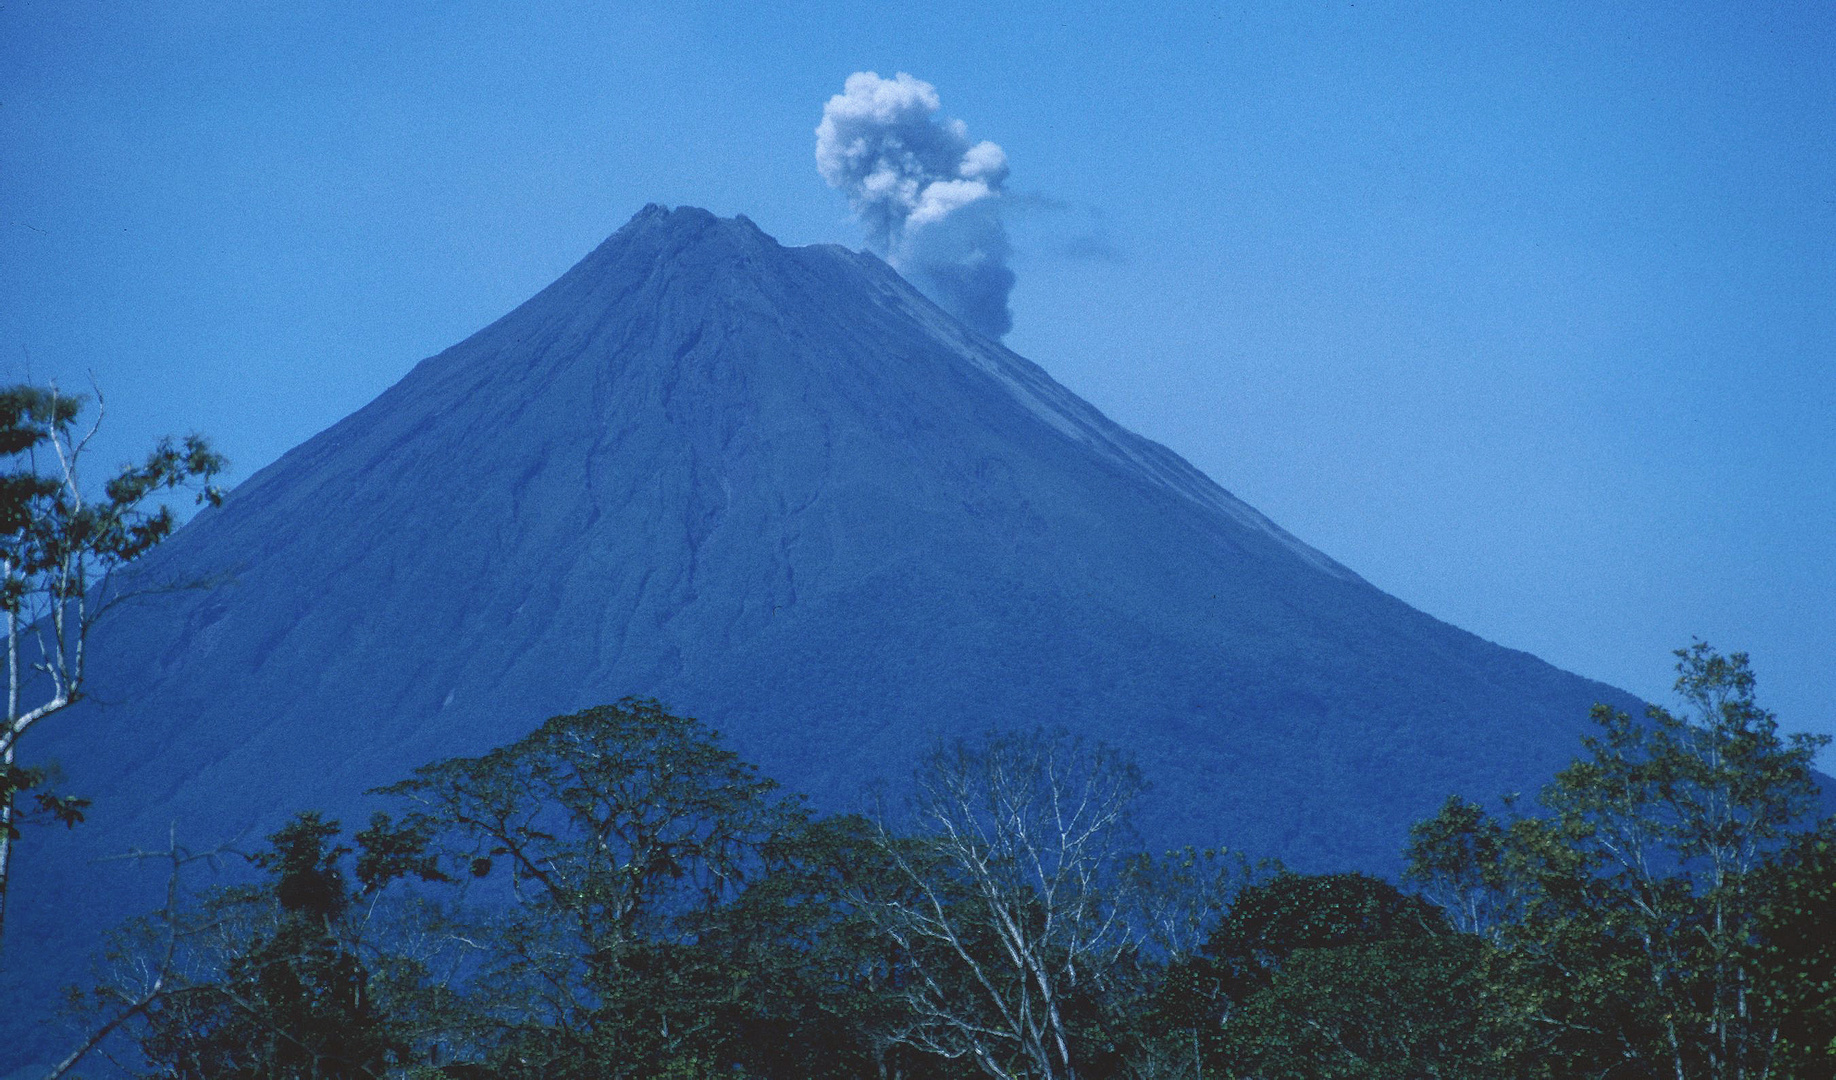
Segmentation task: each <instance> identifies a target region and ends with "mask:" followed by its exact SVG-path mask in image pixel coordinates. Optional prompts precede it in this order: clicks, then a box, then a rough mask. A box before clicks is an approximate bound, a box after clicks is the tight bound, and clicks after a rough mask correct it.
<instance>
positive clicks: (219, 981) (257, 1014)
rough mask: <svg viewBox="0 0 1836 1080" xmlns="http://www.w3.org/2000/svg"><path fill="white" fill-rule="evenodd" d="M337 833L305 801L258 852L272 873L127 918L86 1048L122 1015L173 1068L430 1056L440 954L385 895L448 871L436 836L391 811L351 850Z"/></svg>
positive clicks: (129, 1034) (271, 1071)
mask: <svg viewBox="0 0 1836 1080" xmlns="http://www.w3.org/2000/svg"><path fill="white" fill-rule="evenodd" d="M338 836H339V829H338V824H337V823H336V822H332V821H324V820H322V819H321V818H320V817H319V815H317V814H314V813H303V814H300V815H298V816H297V817H295V818H294V819H293V820H292V821H290V822H289V823H288V824H287V825H286V826H284V827H283V828H281V829H280V830H278V831H277V832H275V833H274V834H273V835H272V836H270V837H269V838H268V847H267V848H266V849H265V850H263V851H261V852H259V853H257V854H255V855H254V856H252V857H250V858H249V862H251V863H252V864H253V865H254V866H255V867H257V868H258V869H260V870H261V871H262V872H263V873H262V877H261V880H260V881H258V882H256V883H252V884H248V885H242V886H236V887H228V888H218V889H214V890H212V891H211V892H209V893H208V894H207V895H206V896H205V897H204V898H203V899H202V900H201V901H200V902H199V903H197V904H196V905H195V906H192V907H190V908H187V909H184V910H167V911H164V912H161V913H160V914H159V915H157V916H152V917H148V918H146V919H142V920H138V921H137V922H136V923H134V924H131V925H130V926H129V928H128V929H127V931H126V932H124V933H123V934H121V935H119V936H118V941H117V945H116V947H115V954H114V955H115V961H116V962H115V965H114V970H115V975H116V977H115V978H114V979H112V980H110V981H109V982H108V983H105V984H104V985H102V986H99V987H97V988H96V989H95V990H94V991H93V993H92V994H91V998H90V1001H91V1006H92V1011H94V1012H96V1013H98V1014H102V1015H107V1016H109V1017H110V1019H109V1021H108V1022H107V1023H106V1024H105V1025H104V1026H103V1027H102V1028H100V1029H99V1031H98V1038H96V1039H93V1040H91V1042H90V1043H89V1044H88V1045H87V1046H86V1047H85V1049H86V1050H87V1049H92V1048H94V1047H95V1046H96V1045H99V1044H100V1043H101V1042H102V1038H101V1037H100V1036H104V1035H107V1034H109V1033H111V1031H113V1030H114V1029H117V1028H118V1029H119V1030H120V1032H121V1035H122V1036H125V1037H126V1039H127V1041H128V1042H129V1043H130V1045H131V1047H132V1051H133V1054H134V1056H135V1057H137V1059H138V1060H139V1062H141V1063H142V1064H143V1065H144V1067H145V1068H146V1069H147V1070H148V1072H147V1075H150V1076H159V1077H170V1078H175V1080H176V1078H182V1080H369V1078H379V1077H382V1076H385V1075H395V1074H398V1072H399V1070H401V1069H403V1068H405V1067H408V1066H412V1065H414V1064H416V1063H417V1062H418V1061H420V1060H422V1059H423V1058H424V1057H425V1056H427V1050H428V1048H429V1047H430V1046H431V1045H433V1043H434V1042H435V1041H436V1040H435V1038H433V1037H430V1032H429V1030H428V1028H429V1027H430V1026H433V1025H434V1024H435V1023H437V1021H438V1020H439V1019H440V1013H439V1010H438V1009H436V1008H434V1007H433V1004H434V1003H433V1001H432V997H431V990H430V985H431V983H432V980H431V977H430V975H429V965H428V964H427V963H426V962H425V958H424V957H417V956H415V955H414V954H413V953H412V951H410V950H408V949H406V948H404V947H403V943H404V942H405V941H407V940H409V939H412V938H415V937H417V936H419V935H418V933H417V932H415V931H411V932H409V933H407V934H398V933H394V932H393V931H395V930H397V929H398V927H396V926H395V925H394V923H393V921H392V919H391V918H390V916H391V915H393V914H396V913H397V912H396V911H395V910H394V909H384V908H383V907H382V905H381V900H382V897H383V893H384V892H385V890H388V889H389V887H390V886H391V884H392V883H394V882H396V881H397V880H399V879H401V878H404V877H419V878H421V879H423V880H436V879H438V878H439V877H440V874H439V872H438V870H437V868H436V867H435V866H434V865H433V863H432V861H431V860H430V859H429V858H428V857H427V856H426V855H425V854H423V853H422V852H421V851H420V848H421V846H422V844H423V843H424V842H425V837H424V836H417V835H413V834H412V833H404V832H403V831H402V830H400V829H397V828H395V827H394V825H393V823H392V822H390V821H389V820H388V819H387V818H386V817H381V816H379V817H378V818H377V819H376V820H375V821H373V822H372V825H371V828H370V829H368V830H365V831H364V832H362V833H359V834H358V836H357V844H358V847H357V849H355V850H354V849H352V848H350V847H348V846H346V845H344V844H342V843H339V842H338ZM353 856H355V858H353ZM416 922H417V924H418V922H419V921H418V920H417V921H416ZM416 929H417V930H418V929H419V926H418V925H417V928H416ZM155 957H157V959H155ZM75 1063H76V1059H75V1057H73V1058H72V1059H71V1060H69V1061H67V1062H66V1063H65V1064H64V1065H63V1066H61V1067H60V1070H59V1072H58V1073H56V1074H54V1075H61V1074H62V1073H63V1072H66V1071H68V1069H69V1067H71V1066H72V1065H74V1064H75Z"/></svg>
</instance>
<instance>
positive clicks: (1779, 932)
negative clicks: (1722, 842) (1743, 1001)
mask: <svg viewBox="0 0 1836 1080" xmlns="http://www.w3.org/2000/svg"><path fill="white" fill-rule="evenodd" d="M1758 892H1759V894H1760V895H1761V896H1762V897H1763V898H1764V899H1763V903H1762V905H1761V907H1760V911H1759V917H1758V926H1757V934H1758V939H1759V940H1758V948H1757V950H1756V954H1757V955H1756V957H1755V963H1754V966H1755V968H1756V969H1757V971H1758V980H1757V981H1758V986H1757V992H1756V994H1755V999H1756V1000H1755V1002H1754V1009H1755V1011H1757V1012H1759V1013H1761V1014H1765V1015H1771V1016H1776V1017H1778V1018H1779V1047H1778V1057H1777V1062H1776V1064H1777V1068H1778V1072H1779V1075H1782V1076H1790V1077H1794V1078H1796V1080H1832V1078H1836V933H1832V928H1833V927H1836V821H1825V822H1824V823H1823V824H1822V826H1821V827H1820V828H1818V829H1816V830H1815V831H1812V832H1807V833H1805V834H1803V835H1802V836H1799V837H1797V838H1796V839H1795V840H1793V841H1792V843H1791V845H1790V846H1789V847H1787V848H1786V849H1785V850H1784V851H1782V852H1780V853H1779V854H1778V856H1777V857H1776V858H1774V859H1772V860H1770V862H1769V863H1768V865H1767V867H1766V868H1765V870H1764V871H1762V873H1761V876H1760V881H1759V888H1758Z"/></svg>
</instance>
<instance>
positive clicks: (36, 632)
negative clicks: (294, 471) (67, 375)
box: [0, 384, 226, 930]
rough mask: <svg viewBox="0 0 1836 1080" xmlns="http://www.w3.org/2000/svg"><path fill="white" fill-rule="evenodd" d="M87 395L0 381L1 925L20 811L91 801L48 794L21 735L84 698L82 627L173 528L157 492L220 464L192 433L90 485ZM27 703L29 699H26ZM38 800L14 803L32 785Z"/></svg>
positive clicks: (201, 477)
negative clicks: (0, 623) (1, 623)
mask: <svg viewBox="0 0 1836 1080" xmlns="http://www.w3.org/2000/svg"><path fill="white" fill-rule="evenodd" d="M86 404H87V402H86V399H85V398H83V397H81V396H78V395H70V394H64V393H61V392H60V391H59V390H58V389H57V387H56V386H34V385H30V384H18V385H14V386H8V387H0V457H3V458H5V459H6V464H5V465H4V467H0V609H3V610H4V612H5V618H6V676H7V690H6V719H5V723H4V725H0V930H3V929H4V924H5V913H6V899H7V893H8V887H9V885H10V883H11V875H10V869H11V865H12V844H13V841H14V840H15V839H17V837H18V826H19V824H20V823H21V821H22V814H21V811H27V812H31V813H33V814H35V815H38V816H43V817H48V818H53V819H56V820H58V821H61V822H63V823H64V824H66V825H74V824H76V823H77V822H78V821H80V820H82V817H83V810H84V807H85V806H87V802H86V801H85V800H82V799H78V798H73V797H70V796H59V795H56V794H53V793H51V792H50V791H48V790H45V789H44V783H45V781H46V779H47V777H48V775H49V773H48V772H47V771H46V770H45V769H44V768H42V767H34V768H28V767H24V766H21V765H20V764H19V763H18V751H19V741H20V739H21V738H22V737H23V736H24V735H25V734H26V733H27V732H28V731H30V730H32V729H33V728H35V727H36V726H37V725H38V724H40V723H42V722H43V721H44V720H45V719H46V718H48V717H50V716H52V715H54V714H56V713H58V712H61V711H63V710H64V709H66V708H68V707H69V706H71V705H73V704H75V703H76V702H77V701H79V700H81V699H82V697H83V691H84V682H85V676H86V670H85V665H86V662H87V653H86V652H85V646H86V644H87V642H88V637H89V631H90V628H91V627H92V626H94V625H95V621H96V620H97V619H98V618H100V617H101V616H102V615H103V613H105V612H106V611H108V609H109V608H110V607H112V606H113V605H114V604H115V603H117V602H119V601H120V600H121V599H122V593H121V592H120V591H119V590H118V589H117V588H116V578H115V571H116V570H118V569H120V568H121V567H122V566H124V565H126V564H128V563H130V562H133V561H134V560H135V559H138V558H139V557H140V556H142V555H144V554H146V553H147V552H148V551H149V550H151V549H152V548H153V547H154V546H155V545H157V544H158V543H159V542H160V541H162V540H164V539H165V538H166V537H167V536H168V535H169V534H170V533H171V532H172V530H173V529H174V528H175V527H176V526H177V524H178V519H177V517H176V516H175V514H174V513H173V510H172V507H171V506H170V505H169V504H168V503H166V502H165V501H163V499H162V496H164V495H165V494H167V493H170V492H172V491H174V490H176V489H180V488H187V487H190V488H195V489H197V500H198V501H199V502H208V503H211V504H212V505H215V504H216V503H218V502H220V501H221V499H222V495H221V493H220V492H219V491H218V490H217V488H215V487H213V486H212V485H211V483H210V481H211V480H212V478H214V477H215V476H216V475H217V474H218V473H219V472H221V471H222V470H223V469H224V468H225V467H226V463H225V461H224V459H223V458H222V457H220V456H219V455H217V454H216V453H214V452H213V451H212V450H211V449H210V445H209V444H208V443H207V442H206V441H205V440H204V439H203V438H202V437H201V436H197V435H190V436H187V437H185V438H184V439H181V440H174V439H170V438H167V439H162V440H160V442H159V444H158V445H157V446H155V447H154V449H153V451H152V453H150V454H148V455H147V457H146V459H145V460H144V461H142V462H141V463H139V464H135V465H127V466H123V467H122V468H121V469H119V470H118V471H117V472H116V473H115V474H114V475H113V476H112V477H110V478H109V479H108V481H107V482H106V483H105V484H103V486H102V490H101V492H100V493H99V494H97V493H94V492H92V491H89V490H88V489H86V488H85V486H84V483H83V477H82V473H81V465H82V458H83V456H84V453H85V451H86V449H87V447H88V445H89V442H90V439H91V438H92V437H93V436H94V435H95V432H96V425H98V424H100V422H101V417H102V400H101V396H100V395H97V397H96V407H95V410H94V418H93V420H92V421H91V422H90V423H89V424H88V425H87V426H84V425H81V424H80V423H79V421H81V419H82V416H83V413H84V409H85V405H86ZM27 695H31V699H30V700H29V701H28V700H26V696H27ZM35 788H36V789H38V790H36V791H33V798H32V799H31V800H30V801H29V802H28V803H26V804H24V805H23V806H22V805H19V803H18V796H19V795H20V794H21V793H23V792H26V791H28V790H31V789H35Z"/></svg>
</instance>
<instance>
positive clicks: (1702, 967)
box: [1408, 642, 1824, 1080]
mask: <svg viewBox="0 0 1836 1080" xmlns="http://www.w3.org/2000/svg"><path fill="white" fill-rule="evenodd" d="M1676 655H1677V658H1678V663H1677V672H1678V678H1677V682H1676V689H1677V692H1678V695H1679V696H1680V697H1681V698H1682V700H1683V702H1684V704H1685V705H1686V707H1687V708H1686V712H1685V714H1684V715H1683V716H1676V715H1673V714H1672V713H1670V712H1669V711H1667V710H1665V709H1663V708H1660V707H1657V706H1653V707H1651V708H1650V709H1648V710H1647V712H1646V715H1645V717H1644V719H1643V721H1642V722H1638V721H1634V720H1632V719H1631V718H1630V717H1629V716H1627V715H1626V714H1625V713H1623V712H1619V711H1616V710H1613V709H1610V708H1607V707H1604V706H1596V707H1595V709H1594V714H1593V719H1594V722H1595V724H1596V725H1597V727H1598V729H1599V734H1598V735H1596V736H1593V737H1590V738H1588V739H1586V740H1585V741H1584V747H1585V750H1586V753H1585V755H1584V756H1583V757H1581V758H1579V759H1577V760H1576V761H1575V762H1574V763H1573V764H1572V765H1570V766H1569V767H1568V768H1566V769H1564V770H1562V771H1561V772H1560V773H1558V774H1557V775H1556V777H1555V779H1554V780H1553V781H1552V782H1551V783H1550V784H1549V785H1548V786H1547V787H1546V788H1545V789H1544V790H1543V792H1542V794H1541V796H1540V800H1539V801H1540V803H1541V807H1542V810H1543V813H1542V814H1541V815H1538V816H1533V817H1523V818H1518V819H1516V820H1514V821H1510V822H1508V823H1499V822H1497V821H1494V820H1493V819H1491V818H1490V817H1489V816H1488V815H1486V814H1484V813H1483V812H1480V811H1478V810H1477V808H1475V807H1473V806H1472V805H1471V804H1467V803H1463V802H1460V801H1458V800H1455V801H1452V802H1450V803H1449V804H1448V806H1447V807H1446V808H1444V809H1443V811H1442V813H1441V814H1440V815H1439V816H1438V817H1436V818H1435V819H1433V820H1432V821H1429V822H1426V823H1424V824H1423V825H1421V826H1418V827H1417V829H1416V830H1415V832H1414V834H1413V839H1412V843H1411V847H1410V850H1409V853H1408V854H1409V859H1410V864H1411V870H1410V873H1411V875H1412V876H1413V877H1414V878H1415V879H1416V880H1418V881H1421V882H1422V883H1423V884H1424V885H1425V886H1427V887H1428V889H1429V891H1430V892H1431V893H1432V894H1434V895H1437V896H1440V897H1443V898H1457V899H1458V902H1457V903H1456V908H1457V910H1459V911H1461V912H1462V913H1463V914H1462V916H1461V917H1463V918H1465V917H1471V913H1474V912H1484V913H1489V914H1487V915H1485V916H1484V918H1483V919H1481V920H1480V921H1488V920H1490V921H1492V922H1493V925H1492V926H1491V927H1489V929H1490V930H1491V932H1492V933H1493V935H1494V936H1495V938H1496V940H1497V941H1498V942H1499V943H1500V946H1501V952H1500V953H1499V957H1500V962H1499V963H1498V964H1497V965H1495V970H1496V972H1497V976H1498V985H1499V987H1500V989H1501V992H1502V993H1504V994H1505V995H1506V997H1507V998H1508V1000H1509V1001H1510V1005H1511V1012H1512V1013H1513V1015H1514V1016H1515V1017H1516V1018H1517V1021H1518V1027H1517V1031H1518V1032H1519V1033H1520V1035H1521V1038H1522V1042H1521V1047H1520V1050H1521V1054H1522V1057H1523V1061H1524V1062H1525V1064H1524V1068H1525V1069H1526V1070H1527V1071H1526V1072H1525V1075H1554V1076H1569V1075H1583V1074H1591V1075H1599V1074H1606V1073H1614V1074H1615V1075H1626V1076H1639V1075H1651V1076H1666V1077H1673V1076H1674V1077H1677V1078H1678V1080H1684V1078H1689V1077H1712V1078H1717V1080H1720V1078H1736V1077H1741V1078H1744V1077H1759V1076H1766V1075H1776V1072H1775V1071H1774V1070H1775V1069H1776V1062H1775V1060H1774V1057H1775V1052H1776V1049H1777V1047H1778V1044H1779V1034H1780V1030H1781V1025H1782V1024H1783V1023H1784V1017H1782V1016H1781V1015H1780V1014H1779V1013H1777V1012H1776V1011H1774V1010H1773V1009H1771V1008H1769V1007H1768V1006H1767V1003H1766V1000H1765V998H1764V995H1763V994H1761V993H1760V992H1759V991H1760V979H1761V978H1762V975H1763V970H1762V968H1761V967H1760V966H1759V965H1758V964H1757V963H1756V957H1755V951H1754V950H1755V948H1756V946H1757V944H1758V942H1759V941H1760V938H1761V916H1762V913H1763V911H1764V910H1765V906H1766V897H1765V889H1764V882H1765V875H1764V873H1763V871H1764V870H1765V868H1766V867H1767V866H1768V865H1769V863H1770V861H1771V859H1772V858H1773V856H1774V855H1775V854H1776V853H1777V852H1778V851H1779V850H1780V849H1781V848H1782V847H1784V846H1785V845H1786V844H1787V843H1788V841H1789V840H1790V839H1791V838H1792V837H1793V836H1795V835H1796V834H1798V833H1799V832H1801V831H1802V830H1803V829H1804V828H1805V827H1806V825H1807V824H1808V823H1809V819H1810V816H1811V814H1812V813H1813V811H1814V809H1815V806H1816V788H1815V785H1814V783H1813V781H1812V777H1811V772H1810V762H1811V758H1812V755H1813V754H1814V753H1815V751H1816V749H1817V747H1818V746H1819V745H1821V743H1822V742H1823V741H1824V740H1820V739H1818V738H1814V737H1811V736H1807V735H1792V736H1788V737H1787V736H1781V735H1780V733H1779V731H1778V725H1777V722H1776V721H1775V719H1774V718H1773V716H1772V714H1770V713H1768V712H1766V711H1765V710H1763V709H1761V708H1759V706H1758V705H1757V704H1755V702H1754V698H1753V686H1754V680H1753V675H1752V672H1751V670H1750V669H1749V667H1748V664H1747V658H1746V656H1745V655H1744V654H1740V653H1735V654H1733V655H1731V656H1726V657H1723V656H1721V655H1720V654H1718V653H1716V652H1715V651H1714V650H1712V649H1711V648H1709V646H1708V645H1706V644H1705V643H1702V642H1697V643H1696V644H1695V645H1693V646H1691V647H1690V648H1688V649H1682V650H1679V651H1678V652H1677V654H1676ZM1537 1070H1540V1071H1537ZM1615 1070H1617V1072H1615Z"/></svg>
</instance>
